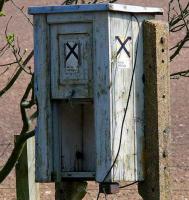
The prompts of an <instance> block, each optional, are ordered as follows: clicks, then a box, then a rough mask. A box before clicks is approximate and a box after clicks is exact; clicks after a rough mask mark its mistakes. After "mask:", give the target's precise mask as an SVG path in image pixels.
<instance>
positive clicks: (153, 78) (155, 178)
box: [139, 21, 171, 200]
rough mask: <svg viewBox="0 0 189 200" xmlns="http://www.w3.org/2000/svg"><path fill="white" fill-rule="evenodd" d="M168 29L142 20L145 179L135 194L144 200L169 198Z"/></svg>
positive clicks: (165, 25) (167, 199)
mask: <svg viewBox="0 0 189 200" xmlns="http://www.w3.org/2000/svg"><path fill="white" fill-rule="evenodd" d="M168 30H169V29H168V25H167V23H164V22H161V21H146V22H145V23H144V49H145V51H144V67H145V154H144V160H145V180H144V182H141V183H139V193H140V194H141V196H142V197H143V199H145V200H170V199H171V196H170V188H169V187H170V185H169V168H168V162H169V157H168V156H169V155H168V150H169V149H168V146H169V138H170V102H169V100H170V99H169V98H170V86H169V84H170V83H169V79H170V78H169V56H168V38H169V37H168Z"/></svg>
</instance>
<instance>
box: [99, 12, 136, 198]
mask: <svg viewBox="0 0 189 200" xmlns="http://www.w3.org/2000/svg"><path fill="white" fill-rule="evenodd" d="M131 16H132V17H134V18H135V19H136V21H137V24H138V28H139V32H140V24H139V20H138V18H137V17H136V16H135V15H134V14H131ZM138 45H139V34H138V37H137V46H136V54H135V61H134V67H133V71H132V76H131V81H130V86H129V94H128V98H127V102H126V106H125V109H124V115H123V120H122V123H121V132H120V140H119V146H118V151H117V154H116V157H115V159H114V161H113V163H112V165H111V167H110V169H109V170H108V172H107V174H106V175H105V177H104V179H103V181H102V182H101V183H103V182H104V181H105V180H106V178H107V177H108V175H109V174H110V172H111V170H112V169H113V167H114V165H115V163H116V161H117V159H118V156H119V153H120V149H121V142H122V136H123V126H124V123H125V118H126V114H127V110H128V105H129V100H130V97H131V90H132V85H133V80H134V74H135V69H136V64H137V56H138ZM137 182H138V181H134V182H132V183H130V184H127V185H124V186H119V188H125V187H128V186H131V185H133V184H135V183H137ZM99 197H100V192H98V195H97V200H98V199H99Z"/></svg>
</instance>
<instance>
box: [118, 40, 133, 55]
mask: <svg viewBox="0 0 189 200" xmlns="http://www.w3.org/2000/svg"><path fill="white" fill-rule="evenodd" d="M115 38H116V39H117V40H118V42H119V43H120V45H121V47H120V48H119V50H118V51H117V56H118V55H119V54H120V53H121V51H122V50H124V51H125V53H126V54H127V55H128V57H129V58H130V57H131V55H130V52H129V51H128V50H127V49H126V47H125V45H126V44H127V42H128V41H129V40H131V37H127V38H126V40H125V41H124V42H122V41H121V39H120V38H119V36H116V37H115Z"/></svg>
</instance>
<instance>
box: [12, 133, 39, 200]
mask: <svg viewBox="0 0 189 200" xmlns="http://www.w3.org/2000/svg"><path fill="white" fill-rule="evenodd" d="M18 137H19V135H18V136H15V140H16V139H17V138H18ZM34 147H35V138H34V137H32V138H30V139H28V140H27V142H26V144H25V147H24V149H23V151H22V154H21V156H20V158H19V160H18V161H17V164H16V196H17V200H39V184H38V183H35V150H34Z"/></svg>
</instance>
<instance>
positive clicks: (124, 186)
mask: <svg viewBox="0 0 189 200" xmlns="http://www.w3.org/2000/svg"><path fill="white" fill-rule="evenodd" d="M136 183H138V181H134V182H132V183H129V184H127V185H122V186H119V188H120V189H122V188H126V187H129V186H131V185H134V184H136Z"/></svg>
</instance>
